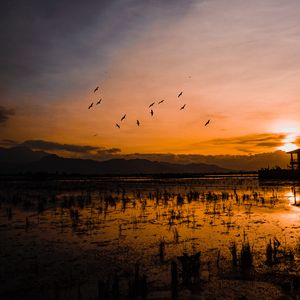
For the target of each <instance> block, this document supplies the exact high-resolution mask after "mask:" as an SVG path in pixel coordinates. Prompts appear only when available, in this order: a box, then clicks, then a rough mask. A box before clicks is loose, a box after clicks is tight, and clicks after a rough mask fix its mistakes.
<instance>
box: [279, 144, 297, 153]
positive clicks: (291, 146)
mask: <svg viewBox="0 0 300 300" xmlns="http://www.w3.org/2000/svg"><path fill="white" fill-rule="evenodd" d="M297 148H298V146H297V145H295V144H293V143H286V144H284V145H283V146H281V147H279V148H278V149H279V150H282V151H285V152H289V151H293V150H296V149H297Z"/></svg>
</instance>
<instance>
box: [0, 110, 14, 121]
mask: <svg viewBox="0 0 300 300" xmlns="http://www.w3.org/2000/svg"><path fill="white" fill-rule="evenodd" d="M14 114H15V112H14V110H13V109H9V108H5V107H3V106H0V124H3V123H5V122H6V121H7V120H8V119H9V118H10V117H11V116H13V115H14Z"/></svg>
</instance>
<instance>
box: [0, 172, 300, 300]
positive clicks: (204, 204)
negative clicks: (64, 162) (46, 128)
mask: <svg viewBox="0 0 300 300" xmlns="http://www.w3.org/2000/svg"><path fill="white" fill-rule="evenodd" d="M299 188H300V187H299V185H297V184H296V185H295V184H294V183H291V182H273V183H259V182H258V180H257V178H256V177H253V176H242V177H234V176H227V177H225V176H224V177H223V176H219V177H217V176H210V177H201V178H192V179H190V178H177V179H172V178H163V179H153V178H138V177H136V178H133V177H128V178H127V177H119V178H93V179H87V178H81V179H78V178H77V179H68V180H43V181H37V180H26V179H24V178H23V179H22V180H20V178H19V179H18V180H12V179H10V180H5V181H3V182H2V183H1V190H0V201H1V202H0V203H1V206H0V236H1V249H0V265H1V269H0V270H1V274H0V275H1V278H0V279H1V280H0V282H1V283H0V297H1V295H2V296H3V297H4V298H3V297H1V299H2V298H3V299H6V298H8V299H9V298H11V299H20V296H22V299H26V298H28V299H97V297H98V299H99V297H100V294H101V293H102V292H103V290H108V293H109V295H105V296H103V297H110V296H111V297H113V293H112V290H113V288H112V285H113V284H114V283H115V282H117V283H118V286H119V294H120V297H121V298H126V297H127V294H128V282H129V280H131V281H134V277H135V276H136V271H135V270H136V268H137V267H138V268H139V276H142V275H143V274H144V275H146V276H147V298H148V299H171V298H172V296H171V292H170V283H171V271H170V269H171V267H170V266H171V262H172V261H176V262H177V263H178V277H179V278H178V280H179V282H178V290H179V291H178V293H179V298H180V299H189V298H190V297H194V298H193V299H197V297H198V298H199V299H212V298H213V297H216V298H220V297H221V298H224V299H226V297H227V296H226V295H228V297H227V298H228V299H235V298H238V297H240V296H246V297H248V299H251V298H256V299H260V297H262V295H264V296H263V298H261V299H276V298H279V297H280V296H282V295H283V294H287V295H289V296H290V297H296V296H295V295H297V294H298V290H297V287H296V286H295V284H294V285H293V278H294V277H295V276H298V273H299V254H300V252H299V245H300V242H299V237H300V235H299V233H300V218H299V217H300V208H299V207H298V206H296V205H294V204H295V203H296V204H297V203H298V201H299V203H300V199H298V195H297V193H298V190H299ZM270 240H271V242H272V243H274V241H278V242H279V244H280V245H279V247H278V255H277V257H278V260H277V261H276V263H274V264H272V265H271V266H270V265H268V264H266V247H267V245H268V243H269V242H270ZM247 242H249V244H250V247H251V252H252V255H253V267H252V268H251V276H250V277H249V276H248V277H247V278H245V277H243V276H241V275H240V273H239V270H238V269H234V268H233V267H232V255H231V251H230V248H231V247H232V245H233V244H234V243H235V244H236V246H237V249H238V252H239V251H240V249H241V247H242V244H243V243H247ZM199 251H200V252H201V256H200V270H199V273H200V276H199V280H198V281H197V282H192V283H191V284H189V285H185V284H183V282H182V275H181V273H180V272H181V270H180V261H179V260H178V257H179V256H181V255H182V254H183V253H187V254H188V255H192V254H195V253H197V252H199ZM290 253H292V254H293V259H291V257H290V256H289V255H287V254H290ZM270 273H271V274H276V276H273V278H272V276H269V275H270ZM253 274H254V275H253ZM291 276H294V277H291ZM270 277H271V278H270ZM277 277H278V278H279V279H276V278H277ZM116 278H117V280H116ZM99 280H100V282H101V284H102V291H99V287H98V286H99ZM250 281H251V284H249V282H250ZM282 281H287V282H288V283H287V285H289V283H290V285H291V286H292V287H291V288H286V289H284V287H282V286H281V282H282ZM224 290H226V293H225V294H224ZM261 290H266V291H265V292H264V294H262V292H261ZM222 293H223V294H222ZM257 293H258V294H257ZM115 297H116V296H115Z"/></svg>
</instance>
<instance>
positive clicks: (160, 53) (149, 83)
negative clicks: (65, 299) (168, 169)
mask: <svg viewBox="0 0 300 300" xmlns="http://www.w3.org/2000/svg"><path fill="white" fill-rule="evenodd" d="M0 11H1V12H0V17H1V18H0V38H1V48H0V140H1V141H0V144H1V145H2V146H10V145H15V144H26V145H29V146H31V147H32V148H34V149H42V150H50V151H54V152H57V153H60V154H64V155H66V156H76V157H81V156H82V155H83V154H86V153H87V152H89V154H93V155H95V156H98V157H101V156H102V155H104V157H106V155H107V154H110V155H111V154H120V153H122V154H128V155H130V154H136V153H140V154H162V155H163V154H170V153H171V154H177V155H184V154H188V155H197V154H199V155H220V154H229V155H242V154H244V155H249V154H258V153H265V152H272V151H276V150H278V149H282V150H289V149H292V148H293V147H294V148H295V147H297V146H300V133H299V132H300V118H299V114H300V113H299V112H300V101H299V100H300V85H299V79H300V55H299V53H300V2H299V1H298V0H264V1H261V0H253V1H242V0H210V1H208V0H207V1H199V0H187V1H182V0H172V1H171V0H165V1H158V0H147V1H146V0H105V1H104V0H101V1H100V0H98V1H96V0H90V1H79V0H72V1H71V0H60V1H58V0H51V1H50V0H45V1H39V0H10V1H9V0H4V1H1V10H0ZM97 86H99V90H97V91H96V92H94V89H95V88H96V87H97ZM180 92H183V93H182V95H181V96H180V97H178V94H179V93H180ZM99 99H102V101H101V103H100V104H99V105H95V104H96V102H97V101H98V100H99ZM160 100H164V102H163V103H161V104H159V105H158V101H160ZM92 102H94V106H93V107H92V108H91V109H88V107H89V105H90V104H91V103H92ZM152 102H155V104H154V105H153V107H151V108H149V105H150V104H151V103H152ZM184 104H185V108H184V109H182V110H180V108H181V107H182V106H183V105H184ZM151 109H152V110H153V112H154V114H153V116H151V114H150V110H151ZM124 114H126V118H125V119H124V120H123V121H120V119H121V117H122V116H123V115H124ZM136 120H139V122H140V126H137V124H136ZM208 120H210V123H209V124H208V125H207V126H204V125H205V123H206V122H207V121H208ZM116 123H118V124H119V125H120V128H117V127H116V126H115V124H116ZM74 147H75V148H74ZM76 147H77V148H76ZM74 149H77V150H78V149H83V150H81V151H77V150H76V151H75V150H74Z"/></svg>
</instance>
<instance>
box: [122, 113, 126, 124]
mask: <svg viewBox="0 0 300 300" xmlns="http://www.w3.org/2000/svg"><path fill="white" fill-rule="evenodd" d="M125 118H126V114H125V115H124V116H123V117H122V118H121V122H122V121H123V120H124V119H125Z"/></svg>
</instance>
